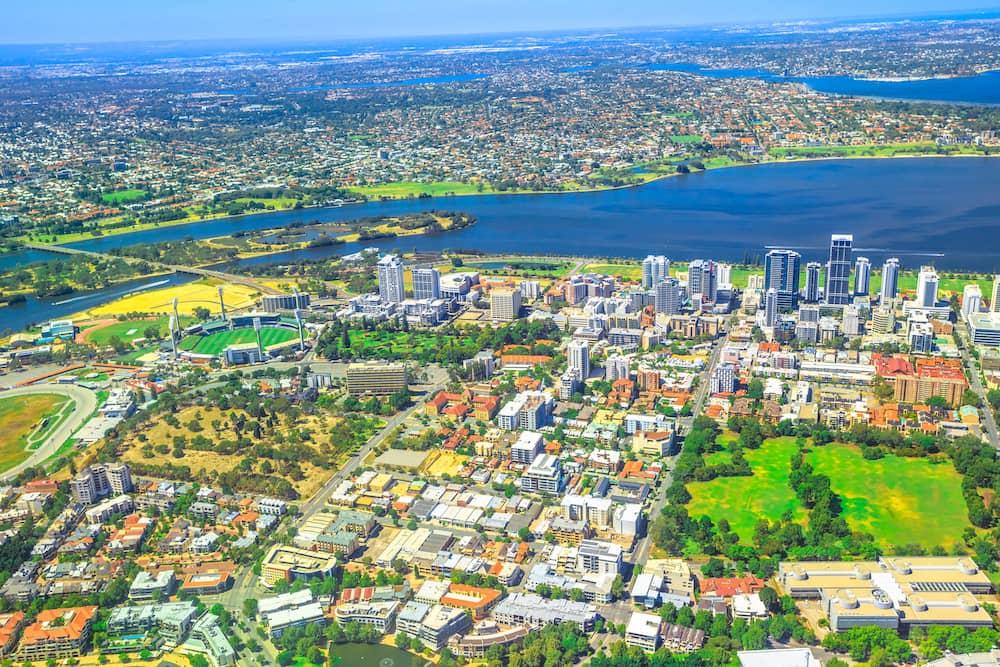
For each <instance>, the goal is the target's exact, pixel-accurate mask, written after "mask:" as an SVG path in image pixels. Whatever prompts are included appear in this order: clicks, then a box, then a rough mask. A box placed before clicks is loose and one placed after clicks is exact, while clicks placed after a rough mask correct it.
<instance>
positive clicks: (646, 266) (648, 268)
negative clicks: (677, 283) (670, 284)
mask: <svg viewBox="0 0 1000 667" xmlns="http://www.w3.org/2000/svg"><path fill="white" fill-rule="evenodd" d="M669 277H670V260H669V259H667V258H666V257H664V256H663V255H649V256H647V257H646V259H644V260H642V288H643V289H652V288H654V287H656V286H657V285H659V284H660V281H661V280H666V279H667V278H669Z"/></svg>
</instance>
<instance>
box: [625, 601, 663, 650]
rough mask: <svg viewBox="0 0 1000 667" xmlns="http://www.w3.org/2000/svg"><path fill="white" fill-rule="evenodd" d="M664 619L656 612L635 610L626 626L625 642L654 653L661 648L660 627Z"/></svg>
mask: <svg viewBox="0 0 1000 667" xmlns="http://www.w3.org/2000/svg"><path fill="white" fill-rule="evenodd" d="M662 624H663V621H661V620H660V617H659V616H656V615H655V614H646V613H643V612H641V611H633V612H632V616H630V617H629V619H628V625H627V626H626V628H625V643H626V644H628V645H629V646H635V647H638V648H641V649H642V650H643V651H646V652H648V653H653V652H654V651H656V649H658V648H660V629H661V626H662Z"/></svg>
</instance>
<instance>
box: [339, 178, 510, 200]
mask: <svg viewBox="0 0 1000 667" xmlns="http://www.w3.org/2000/svg"><path fill="white" fill-rule="evenodd" d="M351 192H356V193H357V194H360V195H364V196H366V197H369V198H372V199H409V198H413V197H419V196H420V195H429V196H431V197H447V196H449V195H479V194H488V193H490V192H492V189H491V188H490V186H489V185H488V184H485V183H484V184H483V185H482V189H480V185H479V184H477V183H457V182H454V181H434V182H431V183H415V182H413V181H404V182H401V183H385V184H383V185H359V186H356V187H353V188H351Z"/></svg>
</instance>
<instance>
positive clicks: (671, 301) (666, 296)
mask: <svg viewBox="0 0 1000 667" xmlns="http://www.w3.org/2000/svg"><path fill="white" fill-rule="evenodd" d="M656 312H658V313H666V314H668V315H676V314H677V313H679V312H681V284H680V282H679V281H678V280H677V279H676V278H666V279H664V280H661V281H660V282H658V283H657V284H656Z"/></svg>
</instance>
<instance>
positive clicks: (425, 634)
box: [396, 600, 472, 651]
mask: <svg viewBox="0 0 1000 667" xmlns="http://www.w3.org/2000/svg"><path fill="white" fill-rule="evenodd" d="M396 626H397V630H398V631H399V632H405V633H406V634H408V635H410V636H411V637H416V638H417V639H419V640H420V641H421V642H423V644H424V646H426V647H428V648H430V649H431V650H433V651H439V650H441V648H442V647H444V646H445V645H446V644H447V643H448V640H449V638H451V637H452V635H457V634H460V633H463V632H465V631H467V630H468V629H469V628H470V627H472V620H471V619H470V617H469V614H466V613H465V612H464V611H462V610H461V609H454V608H452V607H446V606H444V605H440V604H436V605H428V604H426V603H423V602H416V601H412V600H411V601H410V602H407V603H406V605H405V606H404V607H403V610H402V611H401V612H400V613H399V618H398V619H397V620H396Z"/></svg>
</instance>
